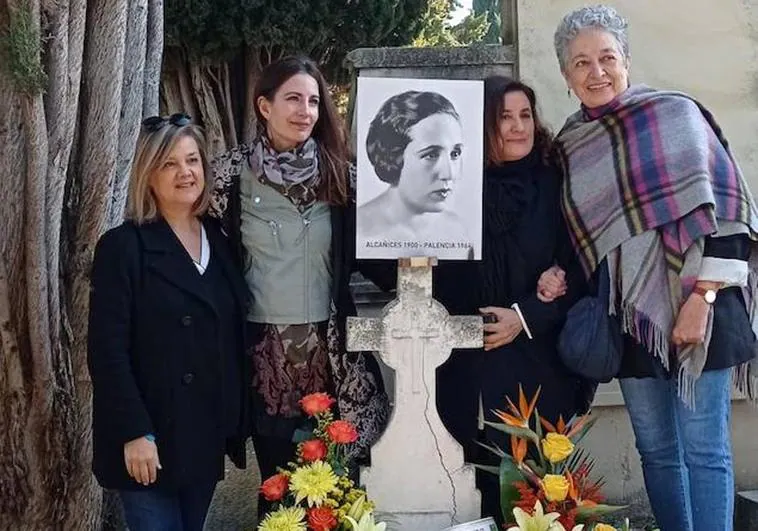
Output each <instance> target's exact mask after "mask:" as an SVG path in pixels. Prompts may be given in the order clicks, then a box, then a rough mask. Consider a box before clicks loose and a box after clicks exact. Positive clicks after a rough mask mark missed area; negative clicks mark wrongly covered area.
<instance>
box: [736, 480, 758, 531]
mask: <svg viewBox="0 0 758 531" xmlns="http://www.w3.org/2000/svg"><path fill="white" fill-rule="evenodd" d="M734 530H735V531H753V530H758V490H748V491H742V492H738V493H737V496H736V497H735V500H734Z"/></svg>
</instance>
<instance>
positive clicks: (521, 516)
mask: <svg viewBox="0 0 758 531" xmlns="http://www.w3.org/2000/svg"><path fill="white" fill-rule="evenodd" d="M513 516H514V518H516V524H517V525H515V526H512V527H509V528H508V531H566V528H565V527H563V525H562V524H561V523H560V522H559V521H558V518H560V516H561V515H560V514H559V513H548V514H545V512H544V510H543V508H542V504H541V503H540V502H539V500H537V501H536V502H535V503H534V514H531V515H530V514H529V513H527V512H526V511H524V510H522V509H521V508H519V507H516V508H515V509H513ZM583 529H584V526H583V525H581V524H580V525H577V526H574V528H573V529H572V530H571V531H582V530H583Z"/></svg>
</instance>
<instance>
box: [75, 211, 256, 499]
mask: <svg viewBox="0 0 758 531" xmlns="http://www.w3.org/2000/svg"><path fill="white" fill-rule="evenodd" d="M203 225H204V227H205V229H206V234H207V237H208V243H209V246H210V249H211V262H212V263H213V261H214V260H216V264H215V265H216V266H219V267H220V268H221V269H222V275H221V276H220V277H219V278H222V277H223V278H224V279H225V280H226V281H227V282H228V284H229V286H231V287H232V291H233V295H234V300H235V302H236V306H237V308H236V310H237V311H236V315H239V317H240V318H239V322H237V323H235V324H234V327H233V328H234V329H236V330H237V332H238V337H237V338H235V341H232V342H230V343H231V344H233V345H237V346H238V348H237V349H236V350H237V352H236V353H235V355H236V356H237V358H238V362H239V366H240V367H241V368H242V370H241V371H239V373H240V374H239V377H240V384H241V385H240V387H241V389H242V390H243V391H242V393H243V395H244V394H245V392H246V389H247V387H248V386H247V385H246V384H247V383H248V382H249V381H250V377H249V371H250V367H249V364H248V362H247V360H246V357H245V356H244V333H245V331H244V328H245V327H244V317H245V314H246V309H247V303H248V292H247V287H246V284H245V281H244V278H243V277H242V276H241V274H240V273H239V269H238V268H237V267H236V266H235V262H234V258H233V254H232V252H231V249H230V248H229V245H228V243H227V240H226V238H225V237H224V235H223V234H222V233H221V230H220V227H219V225H218V222H216V221H215V220H209V219H206V220H203ZM194 267H195V266H194V265H193V264H192V262H191V261H190V260H189V258H188V256H187V254H186V251H185V250H184V248H183V247H182V245H181V243H180V242H179V240H178V238H176V236H175V235H174V233H173V232H172V230H171V228H170V227H169V226H168V224H167V223H165V222H164V221H156V222H152V223H147V224H143V225H140V226H138V225H135V224H134V223H132V222H125V223H123V224H122V225H121V226H119V227H116V228H114V229H112V230H110V231H108V232H107V233H105V234H104V235H103V236H102V237H101V238H100V241H99V242H98V244H97V247H96V250H95V257H94V263H93V269H92V292H91V295H90V317H89V343H88V351H89V352H88V363H89V369H90V374H91V376H92V384H93V420H92V423H93V424H92V427H93V453H94V456H93V470H94V473H95V476H96V478H97V480H98V481H99V483H100V484H101V485H102V486H103V487H106V488H118V489H139V488H142V487H141V486H140V485H138V484H137V483H136V482H135V481H134V480H132V479H131V478H130V477H129V476H128V474H127V471H126V467H125V465H124V455H123V446H124V443H126V442H128V441H130V440H133V439H136V438H138V437H140V436H143V435H145V434H147V433H153V434H155V436H156V443H157V445H158V455H159V458H160V460H161V465H162V467H163V468H162V470H161V471H159V473H158V481H157V482H156V483H155V486H156V487H160V488H169V489H171V488H176V487H179V486H182V485H186V484H188V483H190V482H196V481H203V480H206V481H213V480H217V479H220V478H222V477H223V454H224V449H225V446H226V449H227V451H228V453H230V457H232V458H233V460H234V461H235V464H237V465H238V466H240V467H244V465H245V463H244V439H245V434H246V431H247V430H246V426H245V425H244V424H245V421H244V419H247V417H248V411H247V397H246V396H241V397H240V400H242V404H243V406H242V407H241V412H240V413H241V415H240V417H241V419H240V427H239V436H238V437H237V438H236V439H235V440H233V441H230V440H226V435H224V433H223V430H222V429H221V423H222V419H223V404H221V403H220V402H218V401H217V400H216V401H215V403H209V402H214V401H213V400H212V397H217V396H219V394H220V393H219V391H220V389H221V388H220V386H221V385H222V376H221V375H222V373H223V367H221V364H222V359H223V356H222V353H221V348H220V346H221V344H222V338H220V336H219V329H220V324H221V323H220V318H219V315H218V311H217V309H216V308H215V306H214V304H213V302H212V301H211V300H210V297H209V295H208V288H207V286H205V285H204V284H203V283H202V282H203V279H201V277H200V276H199V275H198V274H197V271H196V270H195V268H194ZM209 269H210V266H209ZM206 274H207V273H206ZM209 360H210V363H211V365H209ZM216 360H217V361H216ZM214 362H215V363H216V366H215V367H214V366H213V363H214ZM209 397H210V398H211V399H210V400H209ZM201 410H204V411H206V414H205V415H203V414H200V413H199V411H201ZM208 413H210V414H208ZM214 417H215V418H214Z"/></svg>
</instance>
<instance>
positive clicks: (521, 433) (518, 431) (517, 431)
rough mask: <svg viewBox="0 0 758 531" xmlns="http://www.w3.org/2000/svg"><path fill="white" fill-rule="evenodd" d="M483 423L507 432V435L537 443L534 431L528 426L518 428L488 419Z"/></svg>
mask: <svg viewBox="0 0 758 531" xmlns="http://www.w3.org/2000/svg"><path fill="white" fill-rule="evenodd" d="M484 424H486V425H487V426H489V427H491V428H494V429H496V430H497V431H502V432H503V433H507V434H508V435H515V436H516V437H520V438H521V439H527V440H530V441H532V442H533V443H534V444H539V441H540V440H539V439H538V438H537V434H536V433H534V432H533V431H532V430H530V429H529V428H519V427H516V426H509V425H508V424H505V423H503V422H490V421H488V420H485V421H484Z"/></svg>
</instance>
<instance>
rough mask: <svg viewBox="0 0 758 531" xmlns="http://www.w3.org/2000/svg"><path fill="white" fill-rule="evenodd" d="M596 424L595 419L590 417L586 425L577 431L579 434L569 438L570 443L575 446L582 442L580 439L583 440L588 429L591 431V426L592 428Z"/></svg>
mask: <svg viewBox="0 0 758 531" xmlns="http://www.w3.org/2000/svg"><path fill="white" fill-rule="evenodd" d="M596 422H597V417H592V418H591V419H589V420H588V421H587V423H586V424H585V425H584V426H582V429H581V430H579V433H577V434H576V435H574V436H573V437H572V438H571V442H573V443H574V444H575V445H577V444H579V443H580V442H582V439H584V437H585V436H586V435H587V433H589V431H590V429H592V426H594V425H595V423H596Z"/></svg>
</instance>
